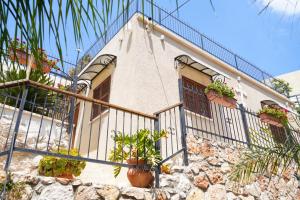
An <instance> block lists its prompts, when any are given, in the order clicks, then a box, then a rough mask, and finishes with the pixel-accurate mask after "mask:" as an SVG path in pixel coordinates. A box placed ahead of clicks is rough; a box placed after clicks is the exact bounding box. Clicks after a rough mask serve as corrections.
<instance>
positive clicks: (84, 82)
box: [74, 81, 91, 147]
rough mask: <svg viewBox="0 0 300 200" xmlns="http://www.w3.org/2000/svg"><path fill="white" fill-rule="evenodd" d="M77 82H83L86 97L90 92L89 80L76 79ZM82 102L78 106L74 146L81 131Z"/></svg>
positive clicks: (83, 104)
mask: <svg viewBox="0 0 300 200" xmlns="http://www.w3.org/2000/svg"><path fill="white" fill-rule="evenodd" d="M78 84H85V85H86V92H85V95H84V96H85V97H87V96H88V95H89V93H90V89H91V81H78ZM82 102H83V103H81V105H82V106H80V110H79V118H78V125H77V127H76V132H75V141H74V144H75V145H74V146H75V147H77V146H78V145H79V144H77V143H78V142H80V141H78V136H79V134H80V131H81V126H82V124H83V121H82V120H83V115H84V107H85V101H82Z"/></svg>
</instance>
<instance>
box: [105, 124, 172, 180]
mask: <svg viewBox="0 0 300 200" xmlns="http://www.w3.org/2000/svg"><path fill="white" fill-rule="evenodd" d="M167 134H168V133H167V132H166V131H161V132H159V131H153V132H151V131H150V130H148V129H141V130H139V131H137V132H136V133H135V134H132V135H129V134H123V133H121V132H118V133H116V135H115V136H114V137H113V140H114V142H115V143H116V147H115V148H114V149H113V150H111V151H110V155H109V160H110V161H112V162H119V163H120V162H123V161H124V160H127V159H130V158H134V159H138V160H144V161H145V162H146V164H147V165H148V166H149V167H151V168H154V167H155V166H157V165H158V163H159V162H160V161H161V159H162V158H161V156H160V152H159V151H158V150H156V149H155V143H156V142H158V141H159V140H160V139H161V138H163V137H167ZM120 171H121V167H120V166H115V167H114V176H115V177H117V176H118V175H119V174H120Z"/></svg>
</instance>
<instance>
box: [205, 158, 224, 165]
mask: <svg viewBox="0 0 300 200" xmlns="http://www.w3.org/2000/svg"><path fill="white" fill-rule="evenodd" d="M207 162H208V164H210V165H212V166H218V167H219V166H221V162H220V160H219V159H218V158H216V157H209V158H208V159H207Z"/></svg>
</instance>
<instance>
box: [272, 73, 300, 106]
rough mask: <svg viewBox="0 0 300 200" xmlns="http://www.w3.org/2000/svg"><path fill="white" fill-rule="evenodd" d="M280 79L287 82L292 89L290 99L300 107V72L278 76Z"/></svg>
mask: <svg viewBox="0 0 300 200" xmlns="http://www.w3.org/2000/svg"><path fill="white" fill-rule="evenodd" d="M277 78H279V79H283V80H285V81H287V82H288V83H289V84H290V86H291V87H292V91H291V94H290V98H291V100H292V101H293V102H295V103H296V104H297V105H298V106H299V107H300V81H299V79H300V70H296V71H292V72H289V73H285V74H281V75H279V76H277Z"/></svg>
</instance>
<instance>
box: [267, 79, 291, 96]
mask: <svg viewBox="0 0 300 200" xmlns="http://www.w3.org/2000/svg"><path fill="white" fill-rule="evenodd" d="M271 83H272V84H273V88H274V89H275V90H276V91H277V92H279V93H280V94H284V95H287V96H289V95H290V93H291V91H292V90H293V89H292V87H291V86H290V84H289V83H288V82H286V81H285V80H282V79H273V80H272V81H271Z"/></svg>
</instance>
